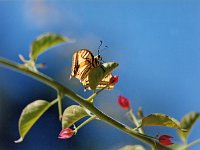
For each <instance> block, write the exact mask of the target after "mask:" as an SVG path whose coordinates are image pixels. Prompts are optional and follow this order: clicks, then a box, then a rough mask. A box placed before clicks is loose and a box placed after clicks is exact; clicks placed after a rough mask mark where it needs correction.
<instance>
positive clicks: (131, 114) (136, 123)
mask: <svg viewBox="0 0 200 150" xmlns="http://www.w3.org/2000/svg"><path fill="white" fill-rule="evenodd" d="M128 114H129V116H130V118H131V120H132V122H133V123H134V124H135V125H136V127H139V126H140V125H139V123H138V120H137V118H136V116H135V115H134V113H133V111H132V109H130V110H129V111H128ZM138 131H139V132H140V133H144V131H143V129H142V128H138Z"/></svg>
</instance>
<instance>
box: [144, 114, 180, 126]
mask: <svg viewBox="0 0 200 150" xmlns="http://www.w3.org/2000/svg"><path fill="white" fill-rule="evenodd" d="M142 126H165V127H169V128H177V129H181V126H180V123H179V121H177V120H176V119H175V118H172V117H169V116H167V115H165V114H158V113H155V114H151V115H149V116H147V117H144V118H143V119H142Z"/></svg>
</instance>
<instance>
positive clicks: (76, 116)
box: [62, 105, 88, 129]
mask: <svg viewBox="0 0 200 150" xmlns="http://www.w3.org/2000/svg"><path fill="white" fill-rule="evenodd" d="M85 116H88V114H87V112H86V111H85V110H84V109H83V108H82V107H81V106H78V105H72V106H69V107H67V108H66V109H65V111H64V113H63V117H62V128H63V129H65V128H69V127H70V126H71V125H73V124H74V123H75V122H76V121H78V120H80V119H81V118H83V117H85Z"/></svg>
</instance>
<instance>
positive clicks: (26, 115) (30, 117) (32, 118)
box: [15, 100, 51, 143]
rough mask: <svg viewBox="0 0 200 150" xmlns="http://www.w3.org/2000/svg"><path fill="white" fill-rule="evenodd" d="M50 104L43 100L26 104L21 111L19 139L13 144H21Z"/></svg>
mask: <svg viewBox="0 0 200 150" xmlns="http://www.w3.org/2000/svg"><path fill="white" fill-rule="evenodd" d="M50 106H51V105H50V103H49V102H47V101H44V100H36V101H34V102H32V103H30V104H28V105H27V106H26V107H25V108H24V109H23V111H22V113H21V116H20V119H19V134H20V139H19V140H17V141H15V143H18V142H22V141H23V139H24V137H25V135H26V134H27V133H28V131H29V130H30V129H31V127H32V126H33V125H34V124H35V122H36V121H37V120H38V119H39V118H40V116H42V114H43V113H44V112H45V111H46V110H47V109H48V108H49V107H50Z"/></svg>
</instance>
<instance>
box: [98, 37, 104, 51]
mask: <svg viewBox="0 0 200 150" xmlns="http://www.w3.org/2000/svg"><path fill="white" fill-rule="evenodd" d="M102 43H103V42H102V40H100V45H99V47H98V55H99V54H100V51H99V50H100V48H101V45H102Z"/></svg>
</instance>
